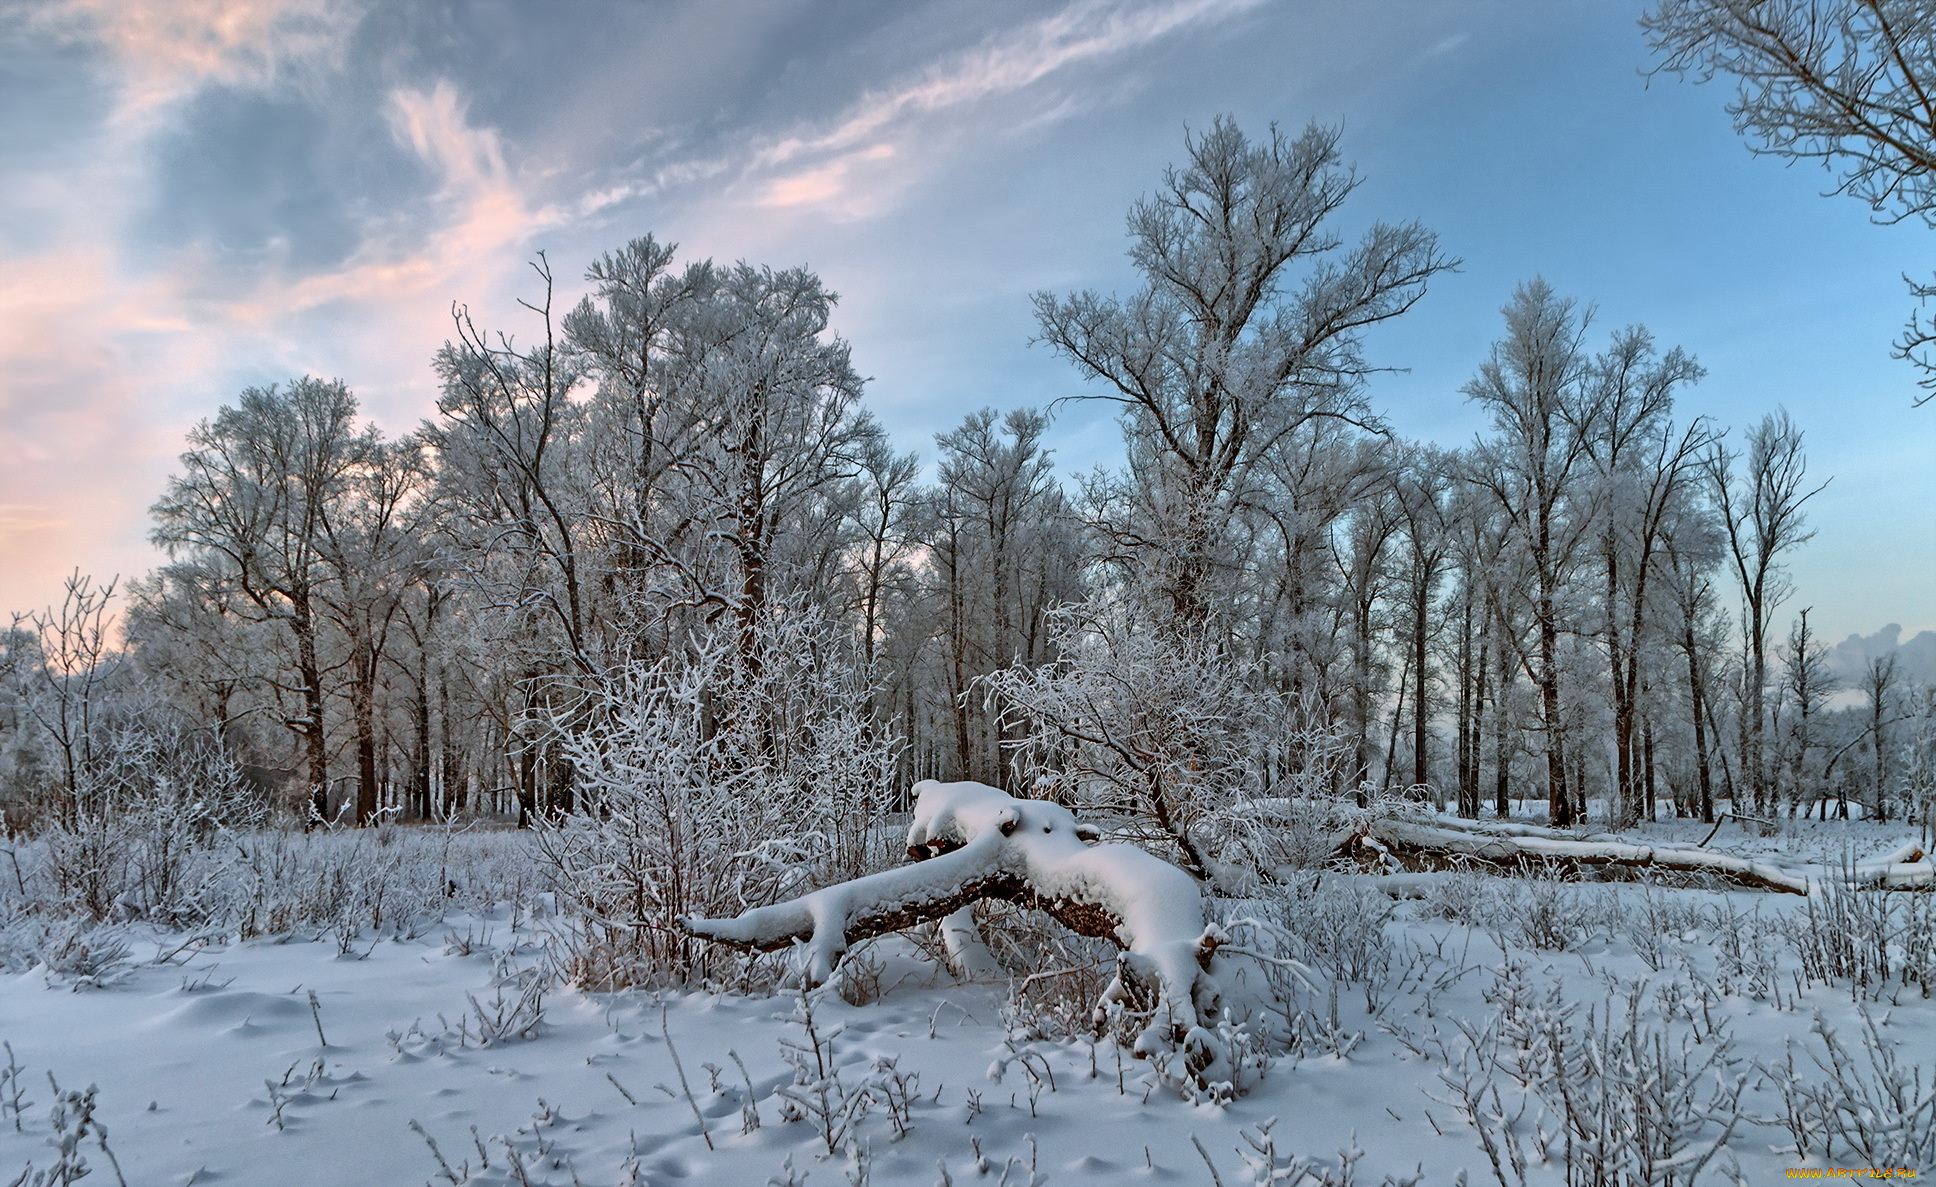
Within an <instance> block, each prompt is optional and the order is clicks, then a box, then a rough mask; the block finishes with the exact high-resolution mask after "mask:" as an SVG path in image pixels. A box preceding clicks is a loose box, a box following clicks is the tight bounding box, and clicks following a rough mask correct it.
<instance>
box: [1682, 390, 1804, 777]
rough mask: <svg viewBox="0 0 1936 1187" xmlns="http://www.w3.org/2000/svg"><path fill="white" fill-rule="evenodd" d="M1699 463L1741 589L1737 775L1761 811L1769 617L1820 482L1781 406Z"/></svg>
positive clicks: (1786, 589) (1784, 589)
mask: <svg viewBox="0 0 1936 1187" xmlns="http://www.w3.org/2000/svg"><path fill="white" fill-rule="evenodd" d="M1703 465H1704V467H1705V469H1706V472H1707V479H1708V485H1709V489H1710V493H1711V495H1712V497H1713V499H1714V501H1715V504H1716V505H1717V507H1718V508H1719V512H1720V523H1721V528H1722V531H1723V532H1724V533H1725V536H1726V540H1727V555H1728V561H1729V567H1730V568H1731V570H1732V571H1733V574H1734V577H1735V579H1736V581H1737V583H1738V585H1739V587H1740V594H1741V635H1742V652H1743V657H1744V666H1743V670H1742V673H1741V682H1742V706H1741V720H1740V729H1741V738H1740V751H1741V755H1740V765H1741V778H1742V782H1743V783H1745V784H1746V790H1747V791H1748V793H1749V794H1750V795H1751V796H1752V797H1753V799H1754V806H1755V808H1756V809H1757V810H1765V809H1766V808H1767V807H1768V806H1769V804H1770V802H1771V799H1770V796H1771V795H1772V792H1773V780H1772V774H1773V772H1772V770H1771V769H1770V766H1769V761H1768V753H1767V751H1768V730H1769V722H1768V703H1767V696H1768V687H1769V679H1768V675H1769V673H1768V627H1769V621H1768V620H1769V617H1770V615H1771V614H1772V613H1773V612H1774V610H1775V608H1776V607H1777V606H1779V605H1781V603H1782V602H1783V601H1785V600H1786V599H1787V598H1788V595H1789V594H1790V593H1791V592H1792V586H1791V584H1790V583H1789V580H1788V576H1787V573H1786V571H1785V570H1784V569H1783V568H1782V567H1781V558H1782V555H1783V554H1784V553H1787V552H1789V551H1792V550H1793V549H1795V548H1798V547H1800V546H1801V545H1802V544H1805V543H1807V542H1808V540H1809V539H1811V538H1812V537H1813V536H1814V534H1815V533H1814V532H1813V531H1812V530H1810V529H1809V528H1808V526H1807V523H1806V520H1805V519H1804V517H1803V511H1802V508H1803V506H1804V505H1805V504H1806V503H1807V502H1808V500H1810V499H1812V498H1814V497H1815V496H1816V495H1817V494H1820V493H1821V491H1822V490H1823V489H1824V488H1825V487H1826V486H1827V483H1823V484H1822V485H1820V486H1814V487H1811V486H1810V485H1809V482H1808V462H1807V459H1806V457H1805V456H1804V455H1803V453H1802V432H1801V429H1800V428H1798V427H1797V426H1796V425H1795V422H1794V421H1793V420H1791V419H1789V416H1788V413H1787V411H1786V410H1785V409H1777V410H1776V411H1774V412H1771V413H1769V414H1768V415H1766V416H1764V417H1762V418H1761V420H1760V421H1758V422H1757V423H1756V424H1755V426H1754V427H1753V428H1752V429H1750V430H1749V431H1748V440H1747V449H1746V451H1745V452H1741V451H1736V450H1732V449H1729V448H1728V447H1727V446H1726V444H1725V443H1723V442H1716V443H1715V444H1714V445H1713V446H1712V447H1711V448H1710V449H1709V450H1708V452H1707V455H1706V457H1705V458H1704V459H1703ZM1737 467H1738V469H1737Z"/></svg>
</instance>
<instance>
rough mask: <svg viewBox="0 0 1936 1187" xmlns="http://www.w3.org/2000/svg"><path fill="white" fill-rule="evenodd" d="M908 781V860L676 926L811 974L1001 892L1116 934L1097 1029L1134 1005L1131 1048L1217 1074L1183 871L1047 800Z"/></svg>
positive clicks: (1214, 937)
mask: <svg viewBox="0 0 1936 1187" xmlns="http://www.w3.org/2000/svg"><path fill="white" fill-rule="evenodd" d="M914 790H915V793H916V795H917V797H918V799H917V802H916V804H915V809H914V820H913V823H912V824H911V825H910V826H909V828H908V852H909V853H910V854H911V855H912V856H913V857H914V858H915V861H914V863H913V864H911V865H905V866H901V867H898V868H896V869H891V870H884V871H882V872H880V873H876V874H869V875H867V876H866V877H862V878H856V879H854V880H852V881H848V882H842V883H839V884H837V885H833V886H828V887H824V888H822V889H820V890H816V891H813V892H812V893H810V894H805V895H801V896H800V897H798V898H795V899H791V900H788V901H786V902H781V903H774V904H772V905H771V906H765V907H757V908H754V909H752V910H749V911H746V912H743V913H742V914H740V915H739V916H737V917H736V918H732V919H697V918H688V919H684V920H682V921H681V923H682V924H683V926H684V927H685V928H686V930H687V931H689V932H691V933H692V934H693V935H695V936H703V937H705V938H707V939H711V940H718V941H722V942H724V943H728V944H733V945H738V946H741V947H748V948H757V949H761V950H764V951H774V950H778V949H782V948H787V947H790V946H793V945H799V946H800V947H801V957H802V958H803V972H804V974H805V977H806V979H807V980H808V981H809V982H810V983H814V984H818V983H820V982H824V981H825V980H827V978H828V977H830V976H831V975H832V974H833V970H834V968H835V967H836V966H837V965H838V964H839V963H840V959H841V957H842V956H843V955H844V954H845V953H846V952H847V949H848V946H849V945H851V944H853V943H854V942H856V941H858V940H862V939H866V938H869V937H871V936H877V935H881V934H883V933H885V932H890V931H898V930H900V929H902V928H906V927H911V926H913V925H914V924H917V923H922V922H925V921H927V920H931V919H943V918H945V917H950V916H954V915H955V913H956V912H958V911H960V910H961V909H962V908H963V907H965V906H968V905H969V904H971V903H973V902H975V901H976V900H977V899H983V898H999V899H1005V900H1007V901H1009V902H1013V903H1017V904H1019V905H1022V906H1026V907H1032V908H1035V909H1038V910H1041V911H1045V912H1047V913H1048V914H1050V915H1052V916H1054V917H1055V918H1056V919H1058V920H1060V921H1061V922H1062V923H1064V924H1065V925H1067V926H1068V927H1069V928H1071V929H1072V930H1074V931H1076V932H1079V933H1080V934H1082V935H1087V936H1100V937H1104V938H1107V939H1110V940H1113V941H1115V942H1116V943H1118V944H1120V945H1122V947H1123V949H1124V950H1123V952H1122V954H1121V955H1120V957H1119V958H1118V960H1117V967H1116V976H1115V977H1114V979H1113V980H1111V981H1110V983H1109V985H1108V987H1107V988H1106V989H1105V990H1104V992H1103V996H1102V1000H1101V1001H1099V1002H1098V1003H1097V1006H1096V1023H1097V1025H1098V1026H1099V1027H1100V1026H1101V1025H1103V1023H1104V1022H1105V1021H1107V1019H1108V1017H1109V1015H1110V1012H1111V1008H1112V1007H1116V1006H1120V1008H1121V1009H1123V1010H1125V1011H1128V1012H1131V1013H1135V1014H1138V1015H1142V1014H1143V1013H1145V1012H1146V1013H1147V1021H1146V1022H1145V1023H1144V1024H1143V1026H1142V1029H1141V1031H1140V1033H1139V1035H1138V1037H1137V1041H1136V1046H1135V1050H1136V1053H1137V1054H1138V1055H1142V1056H1151V1055H1157V1056H1168V1055H1170V1054H1171V1053H1173V1052H1175V1051H1176V1050H1178V1048H1179V1045H1180V1048H1181V1051H1182V1053H1183V1055H1184V1067H1185V1069H1186V1071H1187V1072H1188V1073H1189V1075H1190V1076H1191V1077H1193V1078H1194V1079H1196V1080H1197V1081H1198V1082H1200V1083H1201V1082H1214V1081H1216V1080H1219V1079H1224V1078H1227V1077H1225V1076H1223V1075H1221V1074H1220V1065H1221V1064H1222V1063H1223V1062H1224V1054H1223V1044H1222V1043H1221V1042H1220V1040H1219V1039H1218V1036H1217V1035H1216V1033H1215V1032H1214V1029H1213V1028H1214V1026H1215V1018H1216V1015H1217V1013H1218V1008H1219V1006H1220V1005H1221V1001H1222V994H1221V991H1220V990H1219V988H1218V984H1217V981H1216V979H1215V978H1214V977H1213V976H1211V974H1210V963H1211V957H1212V956H1213V955H1214V954H1215V952H1216V949H1217V945H1218V944H1219V943H1220V942H1221V938H1222V937H1221V933H1220V932H1219V931H1218V930H1217V929H1216V928H1215V926H1214V925H1210V926H1206V924H1205V920H1204V906H1203V896H1202V893H1201V892H1200V890H1199V889H1198V886H1197V882H1196V879H1194V878H1192V877H1191V876H1190V875H1189V874H1186V873H1184V872H1183V871H1182V870H1180V869H1178V868H1177V867H1176V866H1173V865H1171V864H1169V863H1168V862H1166V861H1163V860H1161V859H1160V858H1157V857H1153V856H1151V855H1150V854H1148V853H1146V852H1144V851H1143V850H1141V849H1138V848H1136V847H1135V846H1133V845H1117V844H1108V845H1104V844H1094V843H1092V842H1094V840H1095V839H1096V836H1097V834H1096V832H1095V831H1094V830H1093V829H1091V828H1089V827H1087V826H1085V825H1083V824H1081V823H1079V822H1078V821H1077V820H1076V818H1075V815H1074V813H1072V812H1070V811H1069V810H1068V809H1067V808H1064V807H1062V806H1061V805H1059V804H1053V803H1049V802H1047V801H1045V800H1018V799H1015V798H1013V797H1011V796H1010V795H1008V793H1006V792H1004V791H1001V790H1000V789H998V788H994V787H989V786H988V785H986V784H982V783H937V782H935V781H933V780H931V779H930V780H923V781H922V782H920V783H917V784H916V785H915V788H914ZM955 922H956V923H959V919H956V920H955Z"/></svg>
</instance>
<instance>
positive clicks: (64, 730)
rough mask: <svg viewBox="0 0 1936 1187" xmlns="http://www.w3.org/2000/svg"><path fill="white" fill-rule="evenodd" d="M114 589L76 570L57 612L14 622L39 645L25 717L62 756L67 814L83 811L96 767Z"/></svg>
mask: <svg viewBox="0 0 1936 1187" xmlns="http://www.w3.org/2000/svg"><path fill="white" fill-rule="evenodd" d="M115 584H116V583H115V581H113V580H110V581H109V582H108V583H107V584H106V585H95V584H94V581H93V579H92V578H89V577H84V576H82V575H81V573H80V572H79V571H78V570H77V571H75V572H74V573H73V574H71V575H70V576H69V577H68V578H67V580H66V581H65V582H64V583H63V584H62V594H61V604H60V608H59V609H58V610H56V609H54V608H53V607H51V606H50V607H48V608H47V609H46V610H44V611H40V612H38V613H34V614H26V615H17V616H15V618H14V630H15V631H16V632H18V631H20V630H21V629H22V628H23V627H24V628H25V630H26V632H27V633H28V634H30V635H31V636H32V637H33V638H34V639H35V641H36V642H37V644H38V646H37V647H36V648H35V649H34V656H35V658H36V659H37V660H38V663H36V664H34V665H33V666H32V667H31V668H30V669H29V671H28V673H27V674H28V677H29V679H28V682H27V696H26V697H25V700H26V706H27V712H28V713H29V715H31V716H32V717H33V718H34V720H35V721H37V722H39V724H40V728H41V731H42V733H44V734H45V735H46V737H47V739H48V740H49V741H50V742H52V743H53V745H54V749H55V750H57V751H58V752H59V754H60V764H61V782H62V789H63V790H64V791H65V793H66V797H65V800H64V803H63V807H64V808H65V810H66V811H68V812H73V811H76V810H78V809H80V808H81V807H82V802H81V801H82V783H83V779H84V777H85V776H86V775H87V773H88V772H89V769H90V768H91V767H92V766H93V760H94V746H95V742H96V740H97V734H98V727H99V725H100V720H99V719H100V717H101V716H102V714H103V712H104V706H103V700H104V695H103V694H104V693H105V691H106V689H105V686H106V684H107V682H108V680H109V678H110V676H111V671H110V668H111V664H110V662H109V661H110V660H111V659H112V657H113V654H114V648H113V641H112V639H111V638H110V634H109V631H110V627H111V625H112V619H111V618H110V616H109V614H108V607H109V606H110V605H112V604H113V602H114V587H115Z"/></svg>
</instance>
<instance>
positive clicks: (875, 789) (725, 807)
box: [539, 608, 900, 987]
mask: <svg viewBox="0 0 1936 1187" xmlns="http://www.w3.org/2000/svg"><path fill="white" fill-rule="evenodd" d="M844 649H845V644H844V642H843V641H842V640H841V639H840V637H839V634H838V632H837V631H835V630H833V629H831V628H830V627H829V626H828V625H827V624H826V622H825V621H824V619H823V618H822V617H821V616H819V615H818V614H817V613H814V612H811V611H809V610H806V609H801V608H794V609H793V610H790V611H788V612H784V613H782V612H777V611H776V612H775V613H774V614H773V615H772V616H771V617H770V618H768V619H767V620H765V621H764V622H762V623H761V624H760V625H759V629H758V630H757V631H756V632H755V635H754V637H753V639H752V641H751V650H750V651H749V649H748V641H747V640H746V639H745V638H744V637H743V636H741V635H739V634H738V633H737V632H735V631H728V630H723V629H721V630H714V631H712V632H709V633H707V634H705V635H703V636H701V637H699V638H698V639H696V640H695V641H694V642H693V643H692V645H691V646H690V647H689V648H688V649H687V650H686V651H685V652H683V653H681V654H678V655H674V656H669V657H666V658H664V659H661V660H658V661H656V662H650V663H648V662H644V661H635V662H631V663H626V664H621V665H619V666H618V667H617V668H615V669H614V670H613V671H611V672H608V673H606V674H605V675H604V676H602V677H601V678H600V679H599V680H598V681H596V682H595V683H594V685H593V687H592V690H591V691H592V699H591V703H590V705H589V707H588V709H587V710H586V712H585V713H583V714H581V715H579V717H577V718H574V719H570V720H567V719H564V718H559V719H555V720H554V721H553V722H552V723H551V725H552V728H553V729H554V730H555V731H556V734H557V736H558V737H559V739H560V741H559V746H560V750H561V752H562V753H563V754H564V755H565V756H566V758H567V759H568V760H569V761H570V763H571V765H572V769H573V770H574V772H575V773H576V776H577V780H578V783H577V786H578V797H577V807H576V809H575V810H574V811H573V812H572V813H571V814H569V815H567V816H564V817H562V818H559V819H555V820H551V821H547V822H546V823H545V826H544V828H543V829H542V831H541V834H540V837H539V846H540V851H541V853H542V857H543V861H544V865H545V869H546V870H547V872H548V874H549V876H550V879H551V884H552V886H553V888H554V889H555V890H556V891H557V894H558V897H559V901H560V903H561V904H562V905H564V906H565V907H566V909H567V910H568V912H569V915H570V926H571V928H572V929H573V930H572V936H571V946H572V948H573V953H574V954H573V957H572V960H571V968H570V972H571V975H572V976H574V977H575V978H577V979H578V980H579V981H581V982H582V983H585V984H589V985H598V986H603V987H616V986H621V985H627V984H654V983H664V982H668V981H677V980H682V979H685V978H687V977H690V976H692V975H695V974H698V975H701V976H706V975H713V974H716V973H719V972H722V971H724V969H725V967H726V966H724V965H717V967H715V965H709V964H707V963H706V961H705V960H704V959H703V952H702V950H701V946H700V945H699V944H697V943H696V942H695V941H694V940H693V939H692V937H691V936H689V935H687V934H686V933H684V932H682V931H680V930H679V928H678V926H677V922H676V921H677V920H678V919H679V918H680V917H682V916H688V915H700V916H721V915H733V914H737V913H738V912H740V911H742V910H745V909H746V908H748V907H754V906H759V905H762V904H765V903H770V902H773V901H775V900H777V899H779V898H782V897H785V896H787V895H790V894H797V893H799V892H801V891H803V890H806V889H810V888H812V887H814V886H818V885H823V884H826V883H828V882H833V881H838V880H840V879H842V878H851V877H855V876H858V875H860V874H862V873H865V872H866V871H868V870H869V869H873V868H878V867H879V866H880V865H883V864H886V862H887V861H888V860H889V859H890V858H891V857H893V856H895V855H898V854H899V853H900V846H899V844H898V843H897V841H896V839H895V837H894V836H893V833H894V830H893V829H891V828H883V827H882V821H881V817H882V815H883V813H884V812H885V811H886V810H887V808H888V806H889V804H890V802H891V801H890V798H889V796H890V789H891V781H892V776H893V771H894V764H895V759H896V756H897V753H898V750H899V745H900V743H899V740H898V739H897V738H894V737H889V736H882V735H881V734H880V733H879V731H878V729H877V728H876V727H875V726H874V724H873V723H872V721H871V719H870V716H869V714H868V712H867V695H866V692H867V690H866V688H865V687H864V686H863V685H862V684H861V683H860V681H859V679H858V677H857V676H856V675H855V674H854V667H853V665H852V664H851V663H850V662H847V661H848V658H849V657H847V656H846V655H845V654H844ZM585 717H588V718H589V720H588V721H586V720H583V718H585ZM715 964H717V962H715Z"/></svg>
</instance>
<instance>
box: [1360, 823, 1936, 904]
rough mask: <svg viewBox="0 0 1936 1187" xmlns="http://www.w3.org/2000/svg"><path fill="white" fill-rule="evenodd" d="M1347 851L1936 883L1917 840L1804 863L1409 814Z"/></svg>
mask: <svg viewBox="0 0 1936 1187" xmlns="http://www.w3.org/2000/svg"><path fill="white" fill-rule="evenodd" d="M1341 853H1342V854H1344V855H1346V856H1353V855H1357V856H1363V855H1366V854H1373V855H1389V856H1390V857H1391V858H1392V859H1394V860H1396V861H1397V862H1398V864H1399V865H1402V866H1405V867H1407V868H1416V867H1418V866H1420V865H1430V864H1434V863H1437V862H1442V861H1445V860H1447V859H1454V858H1459V859H1465V860H1470V861H1480V862H1490V863H1496V864H1502V865H1512V864H1519V863H1522V862H1541V863H1545V862H1556V863H1559V864H1561V865H1565V866H1576V867H1599V868H1619V869H1656V870H1673V871H1675V872H1677V873H1686V874H1708V875H1712V876H1715V877H1718V878H1722V879H1724V880H1726V881H1729V882H1734V883H1736V884H1738V885H1742V886H1750V887H1755V888H1757V889H1761V890H1773V891H1778V892H1781V893H1785V894H1800V895H1806V894H1808V893H1809V889H1810V887H1811V886H1812V885H1814V884H1816V883H1819V882H1823V881H1835V882H1839V883H1842V884H1845V885H1848V886H1850V887H1875V888H1881V889H1918V888H1921V889H1927V888H1930V887H1932V885H1936V865H1931V864H1929V863H1928V862H1927V861H1925V860H1922V858H1923V854H1922V851H1921V850H1920V849H1918V848H1916V847H1914V846H1908V847H1905V848H1904V849H1903V850H1902V851H1899V852H1897V853H1892V854H1889V855H1887V856H1885V857H1884V858H1882V859H1881V860H1879V861H1875V862H1864V863H1860V864H1858V865H1856V866H1854V867H1852V868H1850V867H1843V868H1841V869H1822V868H1816V869H1812V870H1808V871H1802V870H1796V869H1787V868H1783V867H1782V866H1779V865H1776V864H1774V863H1771V862H1766V861H1755V860H1753V859H1751V858H1746V857H1738V856H1735V855H1733V854H1728V853H1717V852H1715V851H1714V850H1712V849H1700V848H1695V847H1692V846H1685V845H1642V844H1635V843H1633V842H1628V841H1618V840H1613V839H1610V838H1594V837H1580V836H1576V835H1571V834H1567V833H1563V832H1558V831H1556V830H1553V829H1543V828H1538V827H1535V826H1532V825H1508V824H1503V823H1493V822H1487V823H1484V824H1481V823H1478V822H1464V821H1461V822H1458V823H1453V822H1449V821H1443V820H1439V821H1433V822H1430V823H1427V822H1424V821H1420V820H1408V819H1405V818H1403V817H1385V818H1381V819H1378V820H1374V821H1372V822H1370V824H1369V825H1368V827H1366V828H1365V829H1364V831H1362V832H1358V833H1355V834H1353V835H1352V836H1351V837H1350V838H1349V839H1348V840H1347V841H1346V842H1345V843H1344V845H1343V846H1342V847H1341Z"/></svg>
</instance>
